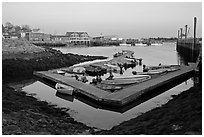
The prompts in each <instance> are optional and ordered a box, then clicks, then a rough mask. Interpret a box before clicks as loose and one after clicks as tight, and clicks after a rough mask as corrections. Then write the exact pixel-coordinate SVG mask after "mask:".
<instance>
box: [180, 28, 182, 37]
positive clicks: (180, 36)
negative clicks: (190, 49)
mask: <svg viewBox="0 0 204 137" xmlns="http://www.w3.org/2000/svg"><path fill="white" fill-rule="evenodd" d="M180 29H181V35H180V37H181V39H182V37H183V28H180Z"/></svg>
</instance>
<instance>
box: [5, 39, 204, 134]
mask: <svg viewBox="0 0 204 137" xmlns="http://www.w3.org/2000/svg"><path fill="white" fill-rule="evenodd" d="M23 44H24V43H22V44H21V45H23ZM5 45H6V48H8V47H10V48H11V47H13V46H11V45H9V46H8V42H7V43H6V44H4V43H3V49H5V48H4V47H5ZM14 46H15V48H16V49H19V48H18V46H16V44H14ZM30 46H31V45H29V49H30ZM23 48H24V50H23V52H22V50H20V52H16V51H17V50H13V51H12V53H9V50H6V52H3V60H2V69H3V70H2V74H3V75H2V81H3V84H2V134H3V135H11V134H13V135H51V134H53V135H58V134H60V135H63V134H64V135H68V134H70V135H78V134H82V135H84V134H94V135H106V134H107V135H109V134H112V135H120V134H123V135H125V134H131V135H137V134H149V135H154V134H165V135H168V134H202V88H201V87H192V88H191V89H189V90H187V91H184V92H182V93H181V94H180V95H178V96H174V99H173V100H171V101H169V102H168V103H167V104H165V105H163V106H162V107H159V108H156V109H153V110H151V111H149V112H147V113H144V114H142V115H141V116H139V117H137V118H134V119H132V120H129V121H126V122H123V123H122V124H120V125H119V126H116V127H113V128H112V129H111V130H107V131H106V130H103V131H99V132H96V131H94V128H92V127H88V126H86V125H84V124H82V123H80V122H76V121H75V120H74V119H73V118H71V117H70V116H69V114H67V113H66V109H65V108H57V107H56V106H54V105H51V104H49V103H47V102H45V101H38V100H37V99H36V98H34V97H32V96H31V95H27V94H26V93H25V92H21V88H17V89H16V88H12V87H10V86H9V84H10V83H11V82H17V83H19V82H20V83H24V82H23V80H26V79H28V80H29V79H31V78H32V76H33V75H32V74H33V71H37V70H38V71H39V70H49V69H55V68H61V67H68V66H71V65H74V64H76V63H79V62H84V61H89V60H95V59H104V58H105V57H101V56H99V57H94V56H81V55H74V54H62V53H61V52H59V51H56V50H52V49H49V48H46V49H44V50H39V52H33V51H32V50H31V51H30V50H29V52H28V50H26V47H25V46H23ZM40 48H41V47H40ZM34 50H35V51H36V48H35V49H34ZM3 51H4V50H3ZM21 81H22V82H21Z"/></svg>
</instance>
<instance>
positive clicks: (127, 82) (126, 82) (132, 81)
mask: <svg viewBox="0 0 204 137" xmlns="http://www.w3.org/2000/svg"><path fill="white" fill-rule="evenodd" d="M150 78H151V76H148V75H147V76H141V77H136V78H129V79H128V78H115V79H112V80H103V81H101V83H102V84H107V85H130V84H136V83H141V82H144V81H146V80H149V79H150Z"/></svg>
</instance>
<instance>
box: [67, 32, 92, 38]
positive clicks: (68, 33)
mask: <svg viewBox="0 0 204 137" xmlns="http://www.w3.org/2000/svg"><path fill="white" fill-rule="evenodd" d="M73 33H77V34H78V35H81V34H83V33H86V34H87V35H88V33H87V32H67V33H66V36H69V37H70V35H71V34H73Z"/></svg>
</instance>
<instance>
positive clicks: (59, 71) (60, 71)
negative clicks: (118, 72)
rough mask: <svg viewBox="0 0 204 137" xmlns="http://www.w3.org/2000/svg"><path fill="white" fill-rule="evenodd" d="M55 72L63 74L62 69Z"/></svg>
mask: <svg viewBox="0 0 204 137" xmlns="http://www.w3.org/2000/svg"><path fill="white" fill-rule="evenodd" d="M56 73H57V74H60V75H64V74H65V72H64V71H62V70H57V71H56Z"/></svg>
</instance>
